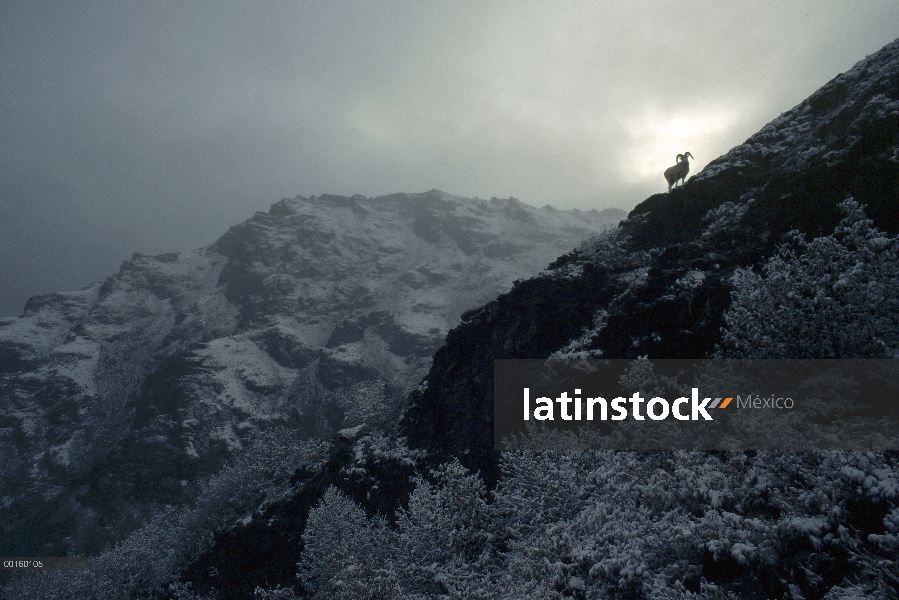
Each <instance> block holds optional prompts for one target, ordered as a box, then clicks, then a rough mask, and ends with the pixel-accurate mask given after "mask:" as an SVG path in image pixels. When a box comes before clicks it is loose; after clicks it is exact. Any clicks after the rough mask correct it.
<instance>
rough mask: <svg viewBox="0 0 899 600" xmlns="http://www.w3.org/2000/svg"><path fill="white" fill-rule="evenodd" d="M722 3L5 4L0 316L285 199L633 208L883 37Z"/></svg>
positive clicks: (821, 7)
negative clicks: (429, 194) (682, 163)
mask: <svg viewBox="0 0 899 600" xmlns="http://www.w3.org/2000/svg"><path fill="white" fill-rule="evenodd" d="M735 4H736V3H720V2H705V1H697V0H693V1H691V2H688V3H684V2H643V3H641V2H637V3H634V2H626V3H625V2H622V3H609V2H604V3H595V2H565V3H556V2H516V3H482V2H459V3H437V2H435V3H421V2H390V3H385V2H379V3H366V2H341V3H337V2H332V3H312V2H309V3H298V2H285V3H276V2H266V3H262V4H260V3H237V2H233V3H226V2H215V3H203V4H201V3H178V2H171V3H152V4H148V3H140V2H111V3H83V4H78V5H74V4H71V3H58V4H56V3H37V2H24V1H23V2H9V1H6V2H0V253H2V254H0V255H2V256H3V260H2V261H0V282H2V287H0V314H16V313H18V312H20V310H21V307H22V305H23V303H24V300H25V299H26V298H27V297H28V296H29V295H31V294H33V293H38V292H47V291H51V290H54V289H77V288H80V287H82V286H83V285H86V284H87V283H89V282H90V281H92V280H95V279H100V278H102V277H103V276H105V275H107V274H109V273H111V272H113V271H114V270H115V269H116V268H117V266H118V263H119V262H120V261H121V260H122V259H124V258H127V257H129V256H130V254H131V252H133V251H138V252H163V251H177V250H185V249H189V248H192V247H197V246H201V245H204V244H208V243H210V242H211V241H213V240H214V239H215V238H216V237H217V236H218V235H220V234H221V233H222V232H223V231H224V230H225V229H227V227H228V226H230V225H231V224H234V223H236V222H238V221H241V220H243V219H245V218H247V217H248V216H250V215H251V214H252V213H253V212H254V211H256V210H264V209H266V208H267V207H268V205H269V204H271V203H273V202H275V201H277V200H279V199H280V198H282V197H292V196H295V195H297V194H304V195H311V194H320V193H325V192H328V193H342V194H353V193H362V194H365V195H378V194H384V193H390V192H395V191H423V190H427V189H430V188H438V189H442V190H445V191H448V192H451V193H456V194H462V195H469V196H481V197H490V196H509V195H514V196H516V197H517V198H519V199H521V200H523V201H525V202H529V203H531V204H536V205H542V204H545V203H552V204H554V205H555V206H559V207H563V208H566V207H581V208H590V207H597V208H604V207H608V206H615V207H620V208H626V209H629V208H631V207H632V206H633V205H635V204H636V203H637V202H639V201H640V200H642V199H643V198H645V197H646V196H648V195H649V194H651V193H654V192H657V191H661V190H663V189H664V188H665V183H664V180H663V179H662V177H661V172H662V170H664V168H665V167H667V166H669V163H672V162H673V159H674V155H675V154H676V153H678V152H683V151H685V150H690V151H691V152H692V153H693V154H694V155H695V156H696V161H695V165H696V166H695V167H694V171H695V170H698V168H701V167H702V166H703V165H705V164H706V163H707V162H709V161H710V160H712V159H714V158H715V157H717V156H718V155H720V154H722V153H724V152H726V151H727V150H728V149H730V148H731V147H733V146H735V145H737V144H739V143H741V142H742V141H743V140H745V139H746V138H747V137H748V136H749V135H751V134H752V133H753V132H755V131H756V130H758V129H759V128H760V127H761V126H762V125H763V124H764V123H765V122H767V121H768V120H770V119H771V118H773V117H775V116H777V114H779V113H780V112H783V111H785V110H788V109H789V108H790V107H792V106H793V105H795V104H796V103H798V102H799V101H801V100H802V99H803V98H805V97H806V96H807V95H809V94H810V93H811V92H813V91H814V90H815V89H817V88H818V87H820V86H821V85H822V84H823V83H825V82H826V81H828V80H829V79H831V78H832V77H834V76H836V75H837V74H838V73H840V72H842V71H845V70H846V69H848V68H850V67H851V66H852V65H853V64H854V63H855V62H857V61H858V60H860V59H861V58H863V57H864V56H865V54H869V53H871V52H874V51H876V50H877V49H879V48H880V47H881V46H883V45H884V44H886V43H888V42H889V41H892V39H893V38H894V36H895V35H896V31H895V23H897V22H899V5H897V4H896V3H895V2H893V1H892V0H884V1H878V2H874V1H869V2H854V3H851V4H848V3H844V2H839V1H831V2H820V1H819V2H798V1H797V2H789V3H781V2H774V1H765V2H755V3H742V4H741V5H739V6H736V5H735Z"/></svg>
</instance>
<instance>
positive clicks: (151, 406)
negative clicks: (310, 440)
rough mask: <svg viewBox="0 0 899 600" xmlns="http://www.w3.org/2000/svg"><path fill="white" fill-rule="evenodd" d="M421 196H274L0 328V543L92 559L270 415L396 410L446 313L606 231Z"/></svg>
mask: <svg viewBox="0 0 899 600" xmlns="http://www.w3.org/2000/svg"><path fill="white" fill-rule="evenodd" d="M622 216H623V213H622V212H621V211H603V212H601V213H600V212H598V211H586V212H584V211H577V210H573V211H557V210H554V209H552V208H550V207H545V208H543V209H537V208H533V207H530V206H527V205H525V204H522V203H520V202H518V201H516V200H515V199H511V198H510V199H505V200H500V199H496V198H494V199H493V200H490V201H486V200H473V199H466V198H459V197H455V196H451V195H448V194H444V193H442V192H437V191H431V192H427V193H424V194H396V195H393V196H384V197H380V198H364V197H362V196H354V197H352V198H348V197H341V196H319V197H313V198H302V197H298V198H295V199H292V200H282V201H281V202H278V203H277V204H274V205H273V206H272V207H271V210H270V211H269V212H268V213H261V212H260V213H257V214H256V215H255V216H254V217H252V218H251V219H249V220H248V221H246V222H244V223H242V224H240V225H237V226H235V227H232V228H231V230H230V231H228V232H227V233H226V234H225V235H224V236H222V237H221V238H220V239H219V240H218V241H217V242H215V243H214V244H213V245H211V246H209V247H207V248H201V249H199V250H195V251H193V252H186V253H182V254H162V255H158V256H142V255H135V256H134V257H133V258H132V260H130V261H127V262H125V263H124V264H123V265H122V267H121V269H120V270H119V272H118V273H117V274H115V275H113V276H111V277H109V278H108V279H107V280H106V281H104V282H102V283H97V284H94V285H92V286H89V287H88V288H86V289H84V290H81V291H79V292H66V293H57V294H50V295H45V296H36V297H33V298H31V299H30V300H29V301H28V304H27V305H26V307H25V311H24V315H23V316H21V317H18V318H8V319H5V320H3V321H2V324H0V397H2V399H3V401H2V408H0V411H2V412H0V415H2V416H0V423H2V430H0V431H2V437H0V445H2V446H0V454H2V455H3V456H4V458H5V467H4V469H3V478H2V488H0V489H2V491H0V496H2V497H3V498H5V500H4V503H3V518H2V522H3V534H2V536H0V539H2V542H0V548H2V550H0V554H2V553H5V554H9V555H13V554H15V555H21V554H22V553H28V554H32V555H38V554H41V553H45V554H47V553H54V552H68V553H71V552H96V551H98V550H100V549H101V548H102V547H103V545H104V544H105V543H107V542H108V541H110V540H114V539H116V537H117V536H119V535H121V533H122V532H124V531H128V530H129V528H131V527H133V526H135V525H136V524H138V523H140V522H141V521H142V520H143V519H144V518H145V516H146V515H147V514H149V511H151V510H152V509H154V508H155V507H158V506H159V505H162V504H165V503H180V502H183V501H185V500H186V499H188V498H191V497H192V496H193V495H195V493H196V489H195V483H196V481H197V480H198V478H200V477H203V476H205V475H208V474H210V473H213V472H215V471H216V470H217V469H218V468H219V466H220V465H221V464H222V462H223V461H225V460H227V459H228V458H229V457H230V456H232V455H233V453H234V452H235V451H238V450H240V449H241V448H243V447H244V446H245V445H247V444H249V443H252V440H253V439H254V438H255V437H256V435H257V434H258V433H259V431H260V430H265V429H270V428H273V427H276V426H280V425H286V426H290V427H293V428H297V429H299V430H301V431H302V432H303V433H304V435H307V436H312V437H320V436H325V435H330V434H332V433H333V432H335V431H337V430H338V429H340V428H341V427H345V426H352V425H355V424H358V423H360V422H368V423H381V422H391V421H392V422H396V420H397V419H398V418H399V411H400V410H401V407H402V399H403V396H404V394H405V393H406V392H407V391H408V390H409V389H411V387H412V386H413V385H414V384H415V383H417V381H418V380H419V379H421V377H422V376H423V375H424V373H425V372H426V370H427V368H428V365H429V364H430V361H431V356H432V355H433V353H434V351H435V350H436V349H437V348H438V347H439V346H440V344H441V343H442V341H443V338H444V336H445V335H446V332H447V330H449V329H450V328H451V327H453V326H454V325H455V324H456V322H457V320H458V318H459V315H460V314H462V312H464V311H465V310H468V309H471V308H474V307H476V306H478V305H479V304H481V303H483V302H486V301H488V300H489V299H491V298H493V297H495V296H496V295H497V294H498V293H501V292H503V291H506V290H508V289H509V288H510V287H511V285H512V282H513V281H515V280H516V279H519V278H522V277H528V276H530V275H532V274H533V273H536V272H537V271H539V270H540V269H541V268H543V267H545V266H546V265H547V264H548V263H549V262H550V261H551V260H552V259H553V258H555V257H556V256H557V255H558V254H559V253H561V252H564V251H565V250H567V249H568V248H570V247H571V246H572V245H575V244H577V243H579V242H580V241H582V240H583V239H584V238H586V237H588V236H590V235H591V234H594V233H596V232H598V231H601V230H602V229H603V228H605V227H609V226H612V225H614V224H615V223H616V222H617V220H619V219H620V218H621V217H622Z"/></svg>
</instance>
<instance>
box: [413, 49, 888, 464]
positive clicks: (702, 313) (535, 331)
mask: <svg viewBox="0 0 899 600" xmlns="http://www.w3.org/2000/svg"><path fill="white" fill-rule="evenodd" d="M847 196H851V197H854V198H855V199H856V200H857V201H858V202H860V203H862V204H864V205H866V210H867V214H868V215H869V216H870V217H871V218H872V219H873V220H874V223H875V225H877V226H879V227H880V228H881V229H884V230H886V231H887V232H888V233H890V234H892V235H895V234H896V233H897V232H899V41H897V42H893V43H892V44H890V45H888V46H886V47H885V48H883V49H882V50H881V51H880V52H878V53H876V54H874V55H871V56H869V57H868V58H866V59H865V60H863V61H861V62H860V63H858V64H857V65H856V66H855V67H853V68H852V69H851V70H850V71H848V72H846V73H844V74H841V75H839V76H837V77H835V78H834V79H833V80H832V81H830V82H829V83H827V84H826V85H825V86H824V87H822V88H821V89H820V90H818V91H817V92H815V93H814V94H812V96H811V97H809V98H808V99H807V100H805V101H803V102H802V103H800V104H799V105H798V106H796V107H795V108H793V109H792V110H790V111H788V112H786V113H784V114H782V115H781V116H779V117H778V118H776V119H774V120H773V121H771V122H770V123H768V124H767V125H766V126H765V127H764V128H762V130H761V131H759V132H758V133H757V134H755V135H754V136H752V137H751V138H749V139H748V140H747V141H746V142H745V143H744V144H742V145H740V146H737V147H736V148H734V149H733V150H731V151H730V152H728V153H727V154H726V155H724V156H722V157H720V158H718V159H716V160H714V161H712V162H711V163H709V165H708V166H706V168H705V169H703V171H702V172H700V173H699V174H697V175H696V176H693V177H691V178H690V179H689V180H688V181H687V183H686V185H684V186H683V187H678V188H676V189H674V190H672V191H671V192H670V193H665V194H656V195H655V196H651V197H650V198H647V199H646V200H644V201H643V202H641V203H640V204H638V205H637V207H636V208H634V210H633V211H631V213H630V214H629V215H628V218H627V219H626V220H625V221H623V222H622V223H621V225H620V226H619V239H618V242H619V244H620V248H621V252H620V254H618V255H617V256H609V255H606V254H603V255H599V256H597V255H594V254H592V253H591V249H590V248H582V249H579V250H576V251H574V252H571V253H569V254H567V255H565V256H562V257H560V258H559V259H558V260H557V261H555V262H554V263H553V264H552V265H551V266H550V268H549V269H547V270H546V271H544V272H543V273H541V274H540V275H538V276H536V277H534V278H532V279H529V280H527V281H524V282H520V283H519V284H518V285H516V286H515V288H514V289H513V290H512V291H510V292H508V293H507V294H503V295H502V296H500V297H499V298H497V299H496V300H494V301H493V302H490V303H488V304H487V305H486V306H484V307H483V308H481V309H479V310H476V311H471V312H468V313H466V314H465V315H463V316H462V324H461V325H460V326H459V327H457V328H456V329H454V330H452V331H451V332H450V333H449V335H448V336H447V340H446V344H445V345H444V346H443V347H442V348H440V350H438V351H437V354H436V355H435V356H434V363H433V365H432V366H431V370H430V371H429V373H428V375H427V377H426V385H425V386H423V387H422V388H421V389H419V390H417V391H415V392H414V393H413V394H412V398H411V402H410V407H409V409H408V410H407V412H406V414H405V416H404V418H403V432H404V434H405V435H407V436H408V438H409V440H410V442H411V443H412V444H413V445H415V446H417V447H421V448H426V449H428V450H429V451H432V452H435V453H437V454H438V455H439V456H441V457H446V456H457V455H458V456H462V457H464V458H463V461H464V462H465V464H467V465H468V466H470V467H471V468H474V469H479V470H481V471H482V472H483V473H484V474H485V475H487V476H488V478H492V477H495V476H496V475H497V472H496V460H495V456H496V455H495V454H494V453H493V451H492V450H490V448H491V446H492V435H493V433H492V418H493V400H492V396H493V377H492V366H493V365H492V361H493V360H494V359H503V358H547V357H549V356H550V355H552V354H553V353H555V352H557V351H559V350H561V349H563V348H564V347H566V345H568V344H570V343H572V341H573V340H576V339H577V338H578V337H579V336H581V335H582V334H583V332H585V331H590V332H591V333H592V335H591V336H590V338H589V339H587V340H585V341H584V342H583V343H579V344H577V349H578V350H579V351H584V352H590V353H592V355H594V356H598V355H601V356H603V357H605V358H636V357H639V356H649V357H651V358H702V357H707V356H708V355H709V354H710V353H711V352H712V351H713V349H714V348H715V345H716V343H717V342H718V341H719V339H720V335H721V324H722V323H721V316H722V314H723V312H724V311H725V309H726V308H727V307H728V305H729V303H730V299H731V292H733V291H734V288H733V284H732V282H731V275H732V273H733V271H734V269H735V268H737V267H747V266H757V265H759V264H760V262H761V261H762V260H763V259H765V258H766V257H768V256H770V255H771V254H772V253H773V252H774V250H775V247H776V246H777V244H778V243H779V242H780V241H781V238H782V236H783V235H784V234H785V233H787V232H788V231H790V230H794V229H795V230H799V231H800V232H802V233H805V234H807V235H809V236H818V235H827V234H829V233H830V232H832V231H833V229H834V227H835V225H836V224H837V223H838V221H839V219H840V218H841V216H842V215H841V213H840V211H839V209H838V206H837V205H838V204H839V203H840V202H841V201H842V200H844V199H845V198H846V197H847ZM598 314H602V319H603V325H602V326H601V327H596V323H595V322H594V321H595V319H596V318H597V315H598Z"/></svg>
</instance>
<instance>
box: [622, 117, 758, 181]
mask: <svg viewBox="0 0 899 600" xmlns="http://www.w3.org/2000/svg"><path fill="white" fill-rule="evenodd" d="M740 124H741V113H740V110H739V107H738V106H731V105H726V104H719V105H718V106H708V105H706V106H702V107H693V108H676V109H673V110H671V109H669V110H667V111H666V110H663V109H661V108H659V107H647V108H645V109H644V110H643V111H642V113H641V114H639V115H634V116H633V117H631V118H630V119H628V120H627V121H626V122H625V130H626V132H627V135H628V141H627V143H626V145H625V146H624V148H623V149H622V150H623V152H622V158H623V159H624V160H622V161H621V162H620V163H619V170H618V174H619V175H620V176H621V178H622V179H623V180H625V181H627V182H629V183H634V184H649V185H656V186H658V185H660V184H659V182H663V183H662V185H664V179H663V177H662V172H663V171H664V169H665V168H667V167H669V166H671V165H673V164H674V162H675V155H676V154H682V153H685V152H688V151H689V152H690V154H692V155H693V156H694V160H693V161H691V163H690V174H691V175H695V174H696V173H699V171H701V170H702V168H703V167H705V165H706V164H708V163H709V162H711V161H712V160H713V159H715V158H717V157H718V156H720V155H721V154H722V153H724V152H726V150H727V149H729V148H724V146H727V145H728V144H730V145H735V144H733V139H734V135H733V134H734V133H735V132H736V131H737V130H738V129H739V125H740Z"/></svg>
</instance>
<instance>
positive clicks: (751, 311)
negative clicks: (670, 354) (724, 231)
mask: <svg viewBox="0 0 899 600" xmlns="http://www.w3.org/2000/svg"><path fill="white" fill-rule="evenodd" d="M841 206H842V209H843V210H844V211H845V212H846V217H845V218H844V219H843V220H842V222H841V223H840V225H839V226H838V227H837V228H836V230H835V231H834V232H833V234H831V235H829V236H824V237H819V238H815V239H814V240H812V241H811V242H807V241H805V240H804V238H803V237H802V236H801V235H800V234H798V233H794V234H793V236H792V239H791V240H790V243H788V244H784V245H783V246H781V248H780V249H779V251H778V253H777V254H776V255H775V256H773V257H771V259H769V260H768V262H767V263H766V264H765V265H764V267H763V268H762V272H761V273H760V274H759V273H755V272H753V271H752V270H750V269H738V270H737V271H736V272H735V274H734V278H733V282H734V292H733V303H732V304H731V306H730V308H729V309H728V311H727V312H726V313H725V315H724V321H725V328H724V331H723V337H722V340H721V344H720V347H719V356H723V357H733V358H748V357H752V358H899V238H896V237H889V236H888V235H887V234H886V233H884V232H883V231H881V230H879V229H877V228H876V227H874V226H873V223H872V221H871V220H870V219H867V218H866V217H865V213H864V210H863V209H862V207H861V206H859V204H858V203H857V202H855V201H854V200H852V199H848V200H845V201H844V202H843V203H842V205H841Z"/></svg>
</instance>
